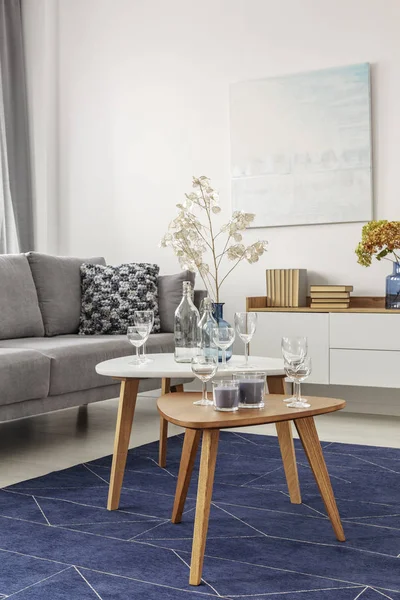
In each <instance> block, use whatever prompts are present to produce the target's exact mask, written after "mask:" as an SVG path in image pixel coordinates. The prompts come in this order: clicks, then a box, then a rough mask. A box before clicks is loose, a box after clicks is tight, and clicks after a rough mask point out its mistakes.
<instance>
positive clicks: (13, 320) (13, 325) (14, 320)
mask: <svg viewBox="0 0 400 600" xmlns="http://www.w3.org/2000/svg"><path fill="white" fill-rule="evenodd" d="M43 334H44V329H43V320H42V315H41V314H40V309H39V303H38V297H37V293H36V288H35V284H34V282H33V279H32V273H31V270H30V268H29V263H28V260H27V258H26V256H25V255H24V254H2V255H0V340H6V339H10V338H21V337H36V336H42V335H43Z"/></svg>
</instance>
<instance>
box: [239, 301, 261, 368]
mask: <svg viewBox="0 0 400 600" xmlns="http://www.w3.org/2000/svg"><path fill="white" fill-rule="evenodd" d="M256 326H257V313H255V312H237V313H235V327H236V332H237V334H238V336H239V337H240V339H241V340H242V342H244V356H245V359H244V363H243V364H242V365H239V367H240V368H242V367H243V368H245V369H246V368H247V367H248V366H249V342H250V341H251V338H252V337H253V335H254V332H255V330H256Z"/></svg>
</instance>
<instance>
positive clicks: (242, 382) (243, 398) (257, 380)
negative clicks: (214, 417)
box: [235, 373, 266, 408]
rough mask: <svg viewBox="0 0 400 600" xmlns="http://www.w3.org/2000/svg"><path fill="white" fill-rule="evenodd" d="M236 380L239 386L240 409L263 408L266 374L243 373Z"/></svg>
mask: <svg viewBox="0 0 400 600" xmlns="http://www.w3.org/2000/svg"><path fill="white" fill-rule="evenodd" d="M235 380H236V381H237V383H238V384H239V408H263V406H264V395H265V380H266V375H265V373H241V374H237V375H236V376H235Z"/></svg>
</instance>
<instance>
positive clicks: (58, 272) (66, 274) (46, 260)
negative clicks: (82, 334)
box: [10, 252, 106, 337]
mask: <svg viewBox="0 0 400 600" xmlns="http://www.w3.org/2000/svg"><path fill="white" fill-rule="evenodd" d="M27 257H28V261H29V265H30V268H31V271H32V277H33V280H34V282H35V286H36V290H37V295H38V298H39V306H40V311H41V313H42V317H43V323H44V331H45V335H48V336H53V335H62V334H68V333H78V327H79V315H80V313H81V273H80V267H81V265H82V264H83V263H92V264H100V265H105V264H106V261H105V260H104V258H103V257H101V256H96V257H95V258H74V257H71V256H51V255H49V254H41V253H40V252H29V253H28V255H27ZM28 335H29V334H28ZM10 337H11V336H10Z"/></svg>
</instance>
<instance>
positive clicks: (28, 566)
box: [0, 432, 400, 600]
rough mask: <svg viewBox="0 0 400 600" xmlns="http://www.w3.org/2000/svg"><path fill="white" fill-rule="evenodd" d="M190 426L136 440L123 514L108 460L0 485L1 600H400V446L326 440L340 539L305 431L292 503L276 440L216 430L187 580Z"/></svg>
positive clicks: (191, 500)
mask: <svg viewBox="0 0 400 600" xmlns="http://www.w3.org/2000/svg"><path fill="white" fill-rule="evenodd" d="M182 441H183V436H182V435H179V436H176V437H173V438H170V439H169V441H168V465H167V468H166V469H160V468H159V467H158V465H157V458H158V442H154V443H151V444H147V445H145V446H141V447H139V448H134V449H133V450H130V452H129V456H128V461H127V468H126V474H125V479H124V486H123V490H122V495H121V503H120V510H118V511H114V512H109V511H107V510H106V508H105V506H106V501H107V492H108V482H109V476H110V466H111V457H106V458H102V459H99V460H95V461H92V462H90V463H87V464H83V465H78V466H75V467H72V468H69V469H66V470H64V471H58V472H54V473H50V474H48V475H45V476H43V477H38V478H36V479H31V480H29V481H24V482H22V483H19V484H16V485H12V486H10V487H7V488H4V489H3V490H0V565H1V566H0V600H1V599H3V598H13V597H15V598H16V600H64V599H68V600H95V599H96V598H97V599H99V598H100V600H122V599H123V600H127V599H128V600H129V599H131V598H133V599H141V598H143V599H146V600H156V599H157V600H158V599H163V600H196V598H198V599H199V600H201V599H204V600H207V598H210V599H212V598H225V599H231V600H233V599H236V598H242V599H244V600H245V599H246V598H248V599H249V600H251V599H254V598H261V599H262V598H265V600H356V599H357V600H358V599H360V600H383V599H384V598H389V599H391V600H400V450H399V449H392V448H377V447H372V446H359V445H350V444H339V443H322V446H323V448H324V455H325V460H326V463H327V465H328V469H329V473H330V476H331V481H332V485H333V487H334V492H335V496H336V500H337V503H338V507H339V511H340V514H341V517H342V522H343V527H344V530H345V534H346V540H347V541H346V542H345V543H340V542H337V541H336V538H335V536H334V533H333V530H332V528H331V525H330V522H329V520H328V518H327V516H326V512H325V508H324V506H323V503H322V501H321V498H320V495H319V492H318V489H317V487H316V485H315V482H314V479H313V476H312V473H311V471H310V469H309V467H308V465H307V460H306V458H305V455H304V452H303V451H302V449H301V446H300V443H299V442H298V441H297V440H296V441H295V446H296V454H297V460H298V467H299V477H300V485H301V491H302V497H303V504H301V505H293V504H291V503H290V501H289V498H288V494H287V487H286V483H285V477H284V473H283V469H282V461H281V457H280V451H279V446H278V442H277V439H276V437H273V436H259V435H254V434H253V435H252V434H242V433H236V432H235V433H230V432H221V436H220V443H219V451H218V459H217V469H216V474H215V483H214V492H213V500H212V508H211V515H210V525H209V531H208V538H207V546H206V554H205V561H204V569H203V580H202V584H201V585H200V586H199V587H192V586H190V585H189V583H188V576H189V563H190V553H191V545H192V535H193V522H194V512H195V511H194V508H195V498H196V491H197V490H196V488H197V477H198V460H197V463H196V466H195V469H194V473H193V477H192V483H191V485H190V488H189V494H188V499H187V502H186V506H185V512H184V515H183V520H182V523H180V524H179V525H172V524H171V523H170V521H169V519H170V516H171V509H172V504H173V499H174V493H175V485H176V477H177V473H178V468H179V460H180V454H181V449H182Z"/></svg>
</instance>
